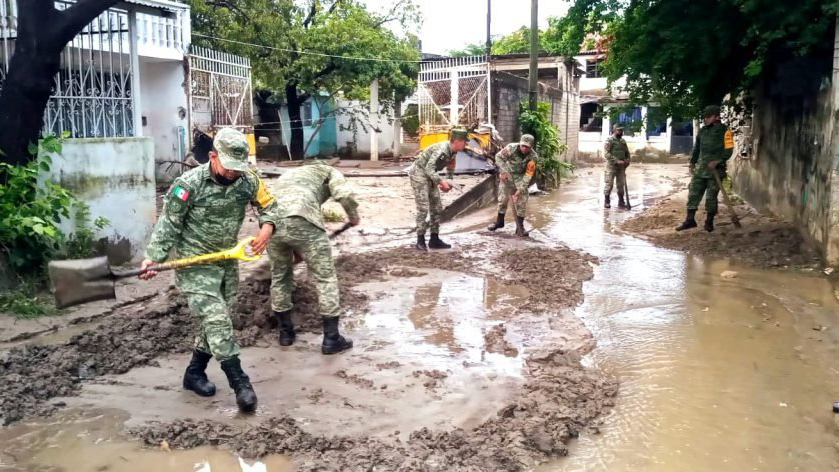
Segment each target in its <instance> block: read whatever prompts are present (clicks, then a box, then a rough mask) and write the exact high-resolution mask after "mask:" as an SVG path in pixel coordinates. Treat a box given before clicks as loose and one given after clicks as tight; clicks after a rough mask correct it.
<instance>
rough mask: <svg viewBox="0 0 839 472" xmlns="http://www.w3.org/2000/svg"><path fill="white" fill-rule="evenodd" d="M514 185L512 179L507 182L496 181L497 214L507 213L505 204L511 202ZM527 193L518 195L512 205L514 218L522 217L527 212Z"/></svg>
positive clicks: (514, 191) (514, 190) (514, 189)
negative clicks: (514, 212)
mask: <svg viewBox="0 0 839 472" xmlns="http://www.w3.org/2000/svg"><path fill="white" fill-rule="evenodd" d="M516 190H517V188H516V184H515V182H514V181H513V178H512V177H510V178H509V179H507V181H506V182H505V181H503V180H501V179H498V213H501V214H502V215H503V214H505V213H507V204H508V202H509V201H510V200H512V198H511V197H512V196H513V194H514V193H516ZM528 196H529V195H528V193H527V192H526V191H525V192H523V193H521V194H520V195H519V198H518V200H517V201H516V202H515V203H514V204H513V209H514V210H515V211H516V216H521V217H524V215H525V211H526V210H527V197H528Z"/></svg>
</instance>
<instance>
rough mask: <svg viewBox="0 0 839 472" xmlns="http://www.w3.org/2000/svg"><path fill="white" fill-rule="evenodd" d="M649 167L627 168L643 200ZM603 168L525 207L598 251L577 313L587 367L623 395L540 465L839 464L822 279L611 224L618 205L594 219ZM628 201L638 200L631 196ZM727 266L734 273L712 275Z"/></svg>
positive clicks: (828, 295)
mask: <svg viewBox="0 0 839 472" xmlns="http://www.w3.org/2000/svg"><path fill="white" fill-rule="evenodd" d="M654 169H655V167H652V168H651V167H650V166H646V167H641V166H635V167H633V169H632V170H631V171H630V173H629V174H630V180H629V186H630V189H642V190H643V191H644V192H648V193H644V194H642V197H643V198H644V201H645V202H647V203H649V202H651V201H652V200H653V199H654V198H655V197H657V196H659V195H660V193H661V192H663V191H665V190H666V188H663V187H661V186H659V185H657V183H658V182H659V181H660V178H659V175H660V174H659V173H658V172H653V170H654ZM665 169H668V168H667V167H665ZM668 170H671V171H677V172H684V168H683V167H681V166H678V167H677V166H672V169H668ZM584 171H585V170H584ZM599 176H600V172H599V171H595V172H594V174H592V175H583V176H582V178H580V179H578V180H577V181H575V182H573V183H571V184H570V185H567V186H566V187H565V188H564V189H563V191H562V192H561V193H560V194H559V195H558V196H557V197H556V198H555V200H554V201H552V202H550V203H548V202H540V204H539V207H538V209H535V210H536V212H537V225H538V226H540V227H541V229H542V230H543V231H544V232H545V233H546V234H547V235H548V236H549V237H551V238H555V239H557V240H560V241H563V242H566V243H568V244H569V245H570V246H571V247H574V248H580V249H583V250H585V251H588V252H591V253H592V254H594V255H596V256H597V257H599V258H600V265H599V267H597V269H596V270H595V277H594V279H593V280H592V281H590V282H588V283H586V285H585V287H584V292H585V297H586V298H585V302H584V303H583V305H582V306H580V307H579V308H578V310H577V315H578V316H579V317H581V318H582V319H583V320H584V322H585V324H586V326H587V327H588V328H589V329H590V330H591V331H592V333H593V335H594V338H595V341H596V343H597V347H596V348H595V349H594V351H593V352H592V353H591V354H590V355H589V356H588V357H587V361H588V362H589V365H591V366H593V367H595V368H598V369H603V370H605V371H606V372H608V373H610V374H612V375H615V376H616V377H617V378H618V379H619V381H620V393H619V396H618V401H617V403H616V406H615V408H614V409H613V410H612V411H611V412H610V413H609V414H608V415H607V416H606V418H605V419H604V420H605V425H604V427H603V428H602V434H600V435H585V436H583V437H581V439H580V440H579V441H578V442H577V443H576V444H574V445H573V446H572V447H571V451H570V454H569V457H568V458H565V459H561V460H557V461H555V462H553V463H551V464H549V465H546V466H543V467H542V468H540V469H539V470H541V471H545V472H547V471H550V472H570V471H592V470H603V471H607V470H608V471H637V470H645V471H672V470H691V471H722V470H725V471H746V470H756V471H758V470H759V471H792V470H802V471H816V470H818V471H824V470H839V453H837V437H836V431H837V428H836V426H835V425H834V419H833V418H834V416H833V413H831V410H830V406H831V402H832V401H833V400H835V399H836V398H839V371H837V370H836V367H835V366H836V362H835V360H836V358H837V349H836V337H837V334H839V325H837V323H836V314H837V313H839V304H837V301H836V297H835V295H834V288H833V286H832V285H831V284H830V282H829V281H828V280H827V279H826V278H824V277H819V276H816V275H808V274H802V273H794V272H779V271H763V270H750V269H747V268H743V267H737V266H731V265H729V264H727V263H726V262H725V261H715V260H714V259H713V258H701V257H694V256H687V255H685V254H683V253H680V252H676V251H670V250H666V249H659V248H656V247H654V246H652V245H651V244H649V243H647V242H645V241H643V240H640V239H636V238H633V237H631V236H627V235H623V234H620V233H618V232H616V231H614V230H612V228H615V227H616V226H617V224H618V223H619V222H620V221H621V220H622V219H624V218H626V217H627V213H625V212H622V211H620V210H615V209H612V210H611V211H608V212H607V213H606V215H605V216H604V210H603V209H602V208H600V204H599V200H598V197H600V194H601V190H600V189H601V188H602V186H601V185H600V184H599V182H600V180H599ZM665 187H666V186H665ZM633 202H634V204H635V205H636V207H635V209H634V210H633V211H634V212H637V211H640V210H642V208H640V205H638V195H633ZM723 218H724V216H721V218H720V219H721V220H722V219H723ZM726 270H733V271H736V272H738V275H737V277H736V278H732V279H724V278H721V277H720V274H721V273H722V272H723V271H726Z"/></svg>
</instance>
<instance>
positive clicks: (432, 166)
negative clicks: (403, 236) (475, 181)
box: [408, 128, 467, 251]
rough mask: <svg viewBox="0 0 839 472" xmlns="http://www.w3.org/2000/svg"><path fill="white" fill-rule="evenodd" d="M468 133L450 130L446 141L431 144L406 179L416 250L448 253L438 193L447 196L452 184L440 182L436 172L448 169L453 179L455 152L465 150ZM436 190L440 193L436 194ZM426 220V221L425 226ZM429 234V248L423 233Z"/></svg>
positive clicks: (449, 175) (441, 206)
mask: <svg viewBox="0 0 839 472" xmlns="http://www.w3.org/2000/svg"><path fill="white" fill-rule="evenodd" d="M466 139H467V133H466V130H465V129H459V128H456V129H453V130H452V132H451V137H450V138H449V141H445V142H442V143H437V144H433V145H431V146H429V147H428V149H426V150H425V151H423V152H422V153H421V154H420V155H419V157H417V159H416V161H414V164H413V166H411V170H410V171H409V173H408V175H409V176H410V178H411V187H412V188H413V189H414V199H415V201H416V203H417V220H416V221H417V246H416V247H417V249H419V250H421V251H426V250H428V248H431V249H449V248H451V245H450V244H446V243H445V242H443V241H442V240H441V239H440V214H441V213H442V212H443V203H442V201H441V200H440V190H442V191H444V192H448V191H449V190H451V189H452V184H451V183H450V182H448V181H446V180H443V179H441V178H440V176H439V175H438V172H440V171H441V170H443V168H447V169H448V178H449V180H451V179H452V178H453V176H454V166H455V156H456V155H457V153H458V152H460V151H463V150H464V149H466ZM438 189H439V190H438ZM426 218H428V219H429V221H428V222H426ZM426 229H430V230H431V238H430V239H429V240H428V245H427V246H426V244H425V231H426Z"/></svg>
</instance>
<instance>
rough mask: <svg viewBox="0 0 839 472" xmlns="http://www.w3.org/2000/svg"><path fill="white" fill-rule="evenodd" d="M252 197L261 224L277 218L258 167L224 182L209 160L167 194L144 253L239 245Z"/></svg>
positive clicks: (158, 258)
mask: <svg viewBox="0 0 839 472" xmlns="http://www.w3.org/2000/svg"><path fill="white" fill-rule="evenodd" d="M248 203H251V204H253V205H254V207H256V208H257V209H258V210H259V223H260V225H262V224H264V223H271V224H273V223H274V221H275V220H274V219H273V213H272V212H271V211H270V210H271V209H272V207H273V205H274V197H273V195H271V193H270V192H269V191H268V190H267V189H266V188H265V186H264V185H263V183H262V180H261V179H260V178H259V176H257V175H256V173H255V172H252V171H249V172H246V173H244V174H243V175H242V177H240V178H239V179H238V180H236V182H234V183H232V184H230V185H226V186H225V185H221V184H219V183H218V182H216V180H215V179H214V178H213V176H212V172H211V171H210V164H209V163H207V164H203V165H201V166H198V167H196V168H194V169H192V170H190V171H188V172H186V173H184V174H183V175H181V176H180V177H178V178H177V179H175V182H174V183H173V184H172V187H171V188H170V189H169V191H168V192H167V193H166V196H165V197H164V203H163V214H162V215H161V216H160V218H159V219H158V221H157V225H156V226H155V227H154V232H152V235H151V240H150V241H149V245H148V246H147V247H146V254H145V257H146V258H148V259H151V260H153V261H155V262H162V261H164V260H166V257H167V256H168V255H169V251H170V250H171V249H172V248H173V247H174V248H175V250H176V251H177V254H178V257H189V256H198V255H202V254H207V253H210V252H215V251H221V250H224V249H230V248H231V247H233V246H235V245H236V242H237V238H238V237H239V229H241V227H242V221H243V220H244V218H245V209H246V207H247V206H248Z"/></svg>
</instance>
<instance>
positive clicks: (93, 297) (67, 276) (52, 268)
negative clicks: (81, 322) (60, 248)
mask: <svg viewBox="0 0 839 472" xmlns="http://www.w3.org/2000/svg"><path fill="white" fill-rule="evenodd" d="M49 275H50V284H51V285H52V290H53V295H54V296H55V306H57V307H58V308H66V307H69V306H73V305H80V304H82V303H88V302H93V301H97V300H111V299H114V298H116V293H115V291H114V280H113V278H112V276H111V267H110V266H109V265H108V258H107V257H94V258H92V259H74V260H67V261H52V262H50V263H49Z"/></svg>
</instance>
